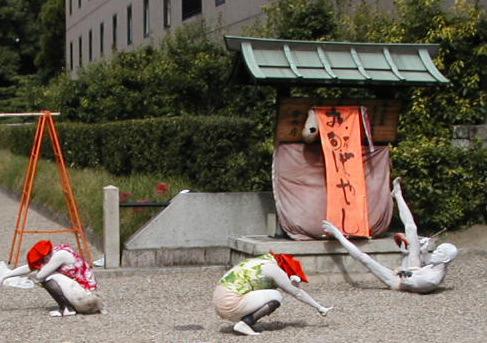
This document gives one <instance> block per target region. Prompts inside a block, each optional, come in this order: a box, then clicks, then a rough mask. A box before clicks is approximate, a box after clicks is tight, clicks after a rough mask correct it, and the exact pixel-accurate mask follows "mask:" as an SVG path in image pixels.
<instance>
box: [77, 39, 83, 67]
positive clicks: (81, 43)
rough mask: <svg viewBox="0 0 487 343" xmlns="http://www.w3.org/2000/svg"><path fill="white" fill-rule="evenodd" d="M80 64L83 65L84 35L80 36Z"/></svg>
mask: <svg viewBox="0 0 487 343" xmlns="http://www.w3.org/2000/svg"><path fill="white" fill-rule="evenodd" d="M78 66H79V67H80V68H81V67H82V66H83V36H81V35H80V36H79V37H78Z"/></svg>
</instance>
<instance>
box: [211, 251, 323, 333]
mask: <svg viewBox="0 0 487 343" xmlns="http://www.w3.org/2000/svg"><path fill="white" fill-rule="evenodd" d="M301 281H305V282H307V281H308V278H307V276H306V274H305V273H304V271H303V270H302V267H301V264H300V262H299V261H297V260H296V259H294V258H293V257H292V256H291V255H284V254H266V255H262V256H259V257H256V258H250V259H247V260H244V261H242V262H241V263H240V264H238V265H236V266H235V267H233V268H232V269H230V270H229V271H228V272H227V273H226V274H225V275H224V276H223V277H222V278H221V279H220V281H219V282H218V285H217V286H216V289H215V292H214V294H213V304H214V306H215V309H216V312H217V313H218V315H219V316H220V317H221V318H222V319H226V320H230V321H232V322H235V323H236V324H235V325H234V327H233V330H234V331H236V332H238V333H241V334H244V335H257V334H258V333H257V332H255V331H254V330H253V329H252V325H254V324H255V323H256V322H257V320H259V319H260V318H262V317H264V316H267V315H269V314H271V313H272V312H274V311H275V310H276V309H277V308H278V307H279V306H280V305H281V303H282V295H281V293H280V292H279V291H278V290H277V289H276V288H280V289H282V290H283V291H284V292H286V293H288V294H290V295H292V296H293V297H295V298H296V299H297V300H299V301H301V302H303V303H305V304H308V305H310V306H312V307H314V308H315V309H316V310H318V313H319V314H321V315H322V316H326V314H327V313H328V311H330V310H331V309H332V307H324V306H322V305H320V304H319V303H318V302H316V301H315V300H314V299H313V298H312V297H311V296H310V295H309V294H308V293H306V292H305V291H304V290H303V289H301V288H300V287H299V286H300V282H301Z"/></svg>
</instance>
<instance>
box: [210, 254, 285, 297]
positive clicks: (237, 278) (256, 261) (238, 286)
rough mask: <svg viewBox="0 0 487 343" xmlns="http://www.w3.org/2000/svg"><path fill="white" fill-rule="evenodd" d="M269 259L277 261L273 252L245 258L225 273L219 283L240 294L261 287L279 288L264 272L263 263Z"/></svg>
mask: <svg viewBox="0 0 487 343" xmlns="http://www.w3.org/2000/svg"><path fill="white" fill-rule="evenodd" d="M269 261H274V262H275V261H276V260H275V259H274V256H272V255H271V254H265V255H262V256H259V257H255V258H248V259H246V260H243V261H242V262H240V264H238V265H236V266H235V267H233V268H232V269H230V270H229V271H228V272H227V273H226V274H225V275H223V277H222V278H221V279H220V281H219V283H220V285H223V286H224V287H225V288H227V289H229V290H231V291H233V292H235V293H238V294H240V295H244V294H246V293H248V292H250V291H256V290H259V289H274V288H277V286H276V285H275V283H274V281H273V280H272V279H270V278H268V277H265V276H264V274H263V273H262V267H263V265H264V264H266V263H269Z"/></svg>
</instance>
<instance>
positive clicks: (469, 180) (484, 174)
mask: <svg viewBox="0 0 487 343" xmlns="http://www.w3.org/2000/svg"><path fill="white" fill-rule="evenodd" d="M392 158H393V164H394V170H395V173H396V174H397V176H401V177H403V184H404V185H405V187H404V188H405V195H406V197H407V201H408V203H410V205H411V211H412V212H413V213H414V214H415V215H416V216H417V218H416V223H417V224H418V226H420V227H422V228H423V229H426V230H428V231H430V230H439V229H442V228H444V227H446V228H448V229H451V228H457V227H459V226H461V225H468V224H473V223H478V222H482V221H485V219H486V218H487V217H486V215H487V213H486V205H487V192H486V191H485V190H486V189H487V149H481V148H480V147H475V148H471V149H463V148H458V147H455V146H452V145H451V143H450V141H449V140H444V139H428V138H422V139H418V140H415V141H404V142H402V143H401V144H399V146H398V147H396V148H394V149H393V153H392Z"/></svg>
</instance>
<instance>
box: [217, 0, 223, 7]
mask: <svg viewBox="0 0 487 343" xmlns="http://www.w3.org/2000/svg"><path fill="white" fill-rule="evenodd" d="M224 3H225V0H215V6H220V5H223V4H224Z"/></svg>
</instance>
